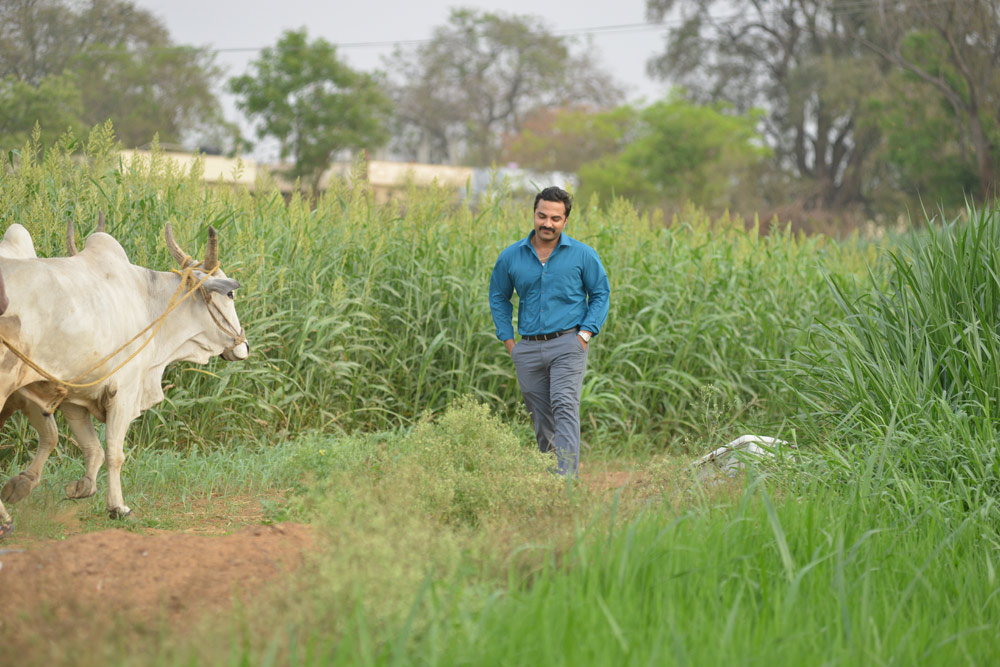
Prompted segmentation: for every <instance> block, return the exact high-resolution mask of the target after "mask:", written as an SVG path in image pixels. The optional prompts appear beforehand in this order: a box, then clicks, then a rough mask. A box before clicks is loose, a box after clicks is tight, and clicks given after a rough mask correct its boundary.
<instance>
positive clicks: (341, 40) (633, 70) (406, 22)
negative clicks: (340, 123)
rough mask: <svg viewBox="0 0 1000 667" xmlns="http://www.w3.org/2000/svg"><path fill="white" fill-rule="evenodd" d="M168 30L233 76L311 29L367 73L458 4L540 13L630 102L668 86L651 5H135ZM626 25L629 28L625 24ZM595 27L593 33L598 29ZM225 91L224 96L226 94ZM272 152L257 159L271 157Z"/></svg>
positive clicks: (228, 0)
mask: <svg viewBox="0 0 1000 667" xmlns="http://www.w3.org/2000/svg"><path fill="white" fill-rule="evenodd" d="M136 4H137V5H138V6H140V7H143V8H145V9H148V10H150V11H151V12H153V14H155V15H156V16H157V17H159V18H160V19H161V20H162V21H163V22H164V23H165V24H166V26H167V29H168V30H169V31H170V35H171V37H172V39H173V40H174V42H175V43H178V44H191V45H195V46H208V47H211V48H214V49H217V50H219V52H218V55H217V62H218V63H219V64H220V65H222V66H223V67H225V68H226V70H227V76H235V75H237V74H242V73H244V72H245V71H246V70H247V65H248V63H249V62H250V61H251V60H253V59H254V58H256V57H257V56H258V55H259V49H260V48H261V47H264V46H273V45H274V44H275V43H276V42H277V41H278V37H279V36H280V35H281V33H282V32H284V31H285V30H289V29H299V28H302V27H305V28H306V30H307V31H308V34H309V37H310V38H316V37H322V38H324V39H326V40H327V41H329V42H332V43H334V44H338V45H339V46H340V48H339V53H340V55H341V56H342V57H343V58H344V59H345V60H346V61H347V62H349V63H350V64H351V66H353V67H355V68H357V69H362V70H373V69H376V68H380V67H381V58H382V56H384V55H388V54H389V53H390V52H391V51H392V46H391V44H390V43H392V42H399V41H407V40H422V39H427V38H429V37H430V35H431V31H432V29H433V28H434V27H436V26H439V25H443V24H445V23H446V22H447V20H448V14H449V12H450V10H451V9H452V8H453V7H469V8H475V9H483V10H489V11H500V12H506V13H514V14H527V15H531V16H538V17H539V18H540V19H541V21H542V23H543V24H544V25H545V26H546V27H547V28H549V29H550V30H552V31H553V32H556V33H558V34H564V33H565V34H572V35H576V36H577V38H578V39H579V40H581V43H583V40H585V39H586V38H587V34H584V33H585V31H586V32H587V33H588V34H589V36H590V39H591V40H592V42H591V43H592V45H593V48H594V49H596V51H597V53H598V55H599V56H600V61H601V62H602V63H603V66H604V67H605V69H607V70H608V71H610V72H611V73H612V74H613V75H614V76H616V77H617V78H618V79H619V80H620V81H621V82H622V83H623V84H625V85H626V86H627V89H628V91H629V98H630V99H631V100H637V99H639V98H645V99H647V100H652V99H655V98H657V97H659V96H661V95H662V94H663V93H664V91H665V87H664V86H663V84H660V83H657V82H654V81H652V80H651V79H650V78H649V77H648V76H646V61H647V60H648V59H649V58H650V57H651V56H652V55H654V54H656V53H657V52H659V51H661V50H662V49H663V29H662V28H657V27H655V26H641V25H636V24H642V23H644V21H645V10H646V2H645V0H611V1H609V0H591V1H590V2H579V1H574V0H534V1H531V0H506V1H505V2H503V3H497V2H483V1H482V0H465V1H457V2H456V1H452V0H408V1H404V0H354V1H353V2H345V1H344V0H335V1H333V2H316V1H315V0H314V1H307V0H199V1H195V0H136ZM623 26H624V27H623ZM591 29H592V30H591ZM221 92H222V91H220V93H221ZM221 97H222V98H223V103H224V108H225V109H226V113H227V116H229V118H230V119H231V120H234V121H237V122H239V123H240V125H241V126H243V127H244V128H245V127H246V121H245V119H244V118H242V117H241V114H239V112H238V111H236V109H235V107H234V105H233V101H232V99H231V98H229V96H227V95H221ZM269 152H273V148H271V149H267V148H263V147H262V148H261V149H259V150H258V151H255V154H254V157H256V158H257V159H261V160H270V159H272V158H273V157H274V155H271V154H268V153H269Z"/></svg>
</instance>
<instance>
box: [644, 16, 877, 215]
mask: <svg viewBox="0 0 1000 667" xmlns="http://www.w3.org/2000/svg"><path fill="white" fill-rule="evenodd" d="M858 4H859V3H857V2H847V1H840V0H691V1H690V2H687V3H683V7H682V5H681V3H679V2H678V1H677V0H647V12H648V15H649V16H650V18H652V19H654V20H660V19H662V18H663V17H664V16H665V15H666V14H668V13H669V12H671V11H674V10H675V9H682V10H683V12H684V13H683V15H682V17H681V21H680V23H679V24H678V25H677V27H674V28H672V29H671V30H670V32H669V37H668V40H667V48H666V51H665V53H664V54H662V55H661V56H659V57H657V58H656V59H654V60H652V61H651V62H650V65H649V68H650V72H651V73H653V74H655V75H658V76H661V77H663V78H670V79H671V80H673V81H675V82H676V83H678V84H681V85H684V86H686V87H687V89H688V90H689V92H690V94H691V95H692V99H693V100H695V101H698V102H719V101H722V102H727V103H729V104H732V105H733V107H734V108H735V109H736V110H737V111H739V112H746V111H747V110H749V109H751V108H754V107H759V108H762V109H764V110H765V111H766V113H765V116H764V117H763V121H764V123H763V132H764V136H765V137H766V139H767V142H768V144H769V145H770V146H771V147H772V148H773V149H774V156H775V158H776V160H777V165H778V166H779V168H781V169H784V170H787V171H790V172H793V173H794V174H796V175H797V176H798V177H799V178H800V179H802V180H803V181H804V183H805V184H806V185H807V186H808V187H807V189H806V190H805V191H804V192H803V193H802V195H801V197H802V200H803V203H804V204H805V205H806V207H807V208H827V209H831V208H841V207H845V206H849V205H852V204H857V203H862V202H864V201H865V191H864V176H865V174H866V169H867V168H868V166H869V164H870V162H871V161H872V159H873V158H874V156H875V154H876V152H877V150H878V149H879V147H880V136H879V133H878V128H877V125H875V124H874V123H871V122H867V120H866V119H864V118H863V115H864V113H865V110H866V108H867V107H866V101H867V99H868V97H869V95H871V94H872V92H873V91H874V90H877V89H878V88H879V87H880V86H881V85H882V81H883V72H882V70H881V69H880V67H879V63H878V61H877V59H875V58H873V57H872V56H871V54H870V53H869V52H868V51H867V50H865V49H864V48H863V47H861V45H860V44H859V43H858V42H857V40H856V39H854V34H855V33H856V32H857V31H858V30H859V29H860V25H861V24H862V23H863V22H864V21H865V16H864V12H863V11H858ZM716 8H718V9H719V10H720V13H719V15H717V14H716V13H713V10H714V9H716ZM723 14H724V16H722V17H721V18H719V16H720V15H723Z"/></svg>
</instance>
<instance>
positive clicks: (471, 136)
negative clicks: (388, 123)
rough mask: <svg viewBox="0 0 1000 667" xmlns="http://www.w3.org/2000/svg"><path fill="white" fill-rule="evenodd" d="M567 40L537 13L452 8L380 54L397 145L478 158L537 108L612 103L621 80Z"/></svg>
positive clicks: (438, 158)
mask: <svg viewBox="0 0 1000 667" xmlns="http://www.w3.org/2000/svg"><path fill="white" fill-rule="evenodd" d="M572 46H573V44H572V43H571V41H570V40H569V39H568V38H566V37H560V36H557V35H554V34H553V33H552V32H551V31H550V30H549V29H548V28H546V27H545V26H544V25H543V24H542V22H541V20H540V19H538V18H536V17H531V16H519V15H508V14H501V13H492V12H484V11H477V10H471V9H457V10H453V11H452V13H451V16H450V18H449V20H448V23H447V24H446V25H443V26H439V27H438V28H436V29H435V30H434V32H433V35H432V37H431V39H430V40H428V41H427V42H426V43H422V44H419V45H417V46H414V47H412V48H399V49H397V50H396V52H395V53H394V55H393V56H392V57H391V58H389V59H387V60H386V67H387V69H388V72H389V75H390V81H391V83H392V96H393V101H394V103H395V106H396V135H397V141H396V148H397V150H399V151H400V152H401V153H403V154H404V155H406V156H408V157H410V158H412V159H420V160H423V161H429V162H445V163H456V162H460V161H461V162H466V163H469V164H477V165H484V166H485V165H489V164H490V163H492V162H494V161H496V160H497V159H499V157H500V154H501V150H502V148H501V139H500V138H501V137H502V136H504V135H515V134H517V133H518V132H519V131H520V130H521V128H522V126H523V124H524V122H525V120H526V119H527V118H528V117H529V116H530V115H531V114H532V113H533V112H536V111H537V110H539V109H544V108H558V107H564V106H567V105H571V104H593V105H596V106H610V105H613V104H615V103H617V102H618V101H619V100H620V98H621V95H622V92H621V89H620V87H619V86H618V85H616V84H615V83H614V82H613V80H612V78H611V76H610V75H609V74H607V73H606V72H604V71H603V70H601V69H600V68H599V67H598V66H597V65H596V64H595V63H594V61H593V59H592V56H591V54H588V53H582V54H575V53H574V52H573V50H572Z"/></svg>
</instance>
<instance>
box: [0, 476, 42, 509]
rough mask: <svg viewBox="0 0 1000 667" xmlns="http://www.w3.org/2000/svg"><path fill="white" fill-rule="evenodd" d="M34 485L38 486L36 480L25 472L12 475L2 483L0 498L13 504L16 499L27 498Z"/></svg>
mask: <svg viewBox="0 0 1000 667" xmlns="http://www.w3.org/2000/svg"><path fill="white" fill-rule="evenodd" d="M36 486H38V481H37V480H34V479H32V478H31V477H29V476H28V475H26V474H25V473H23V472H22V473H20V474H19V475H14V476H13V477H11V478H10V479H9V480H7V483H6V484H4V485H3V490H2V491H0V500H2V501H3V502H5V503H10V504H11V505H13V504H14V503H16V502H17V501H19V500H24V499H25V498H27V497H28V494H29V493H31V490H32V489H34V488H35V487H36Z"/></svg>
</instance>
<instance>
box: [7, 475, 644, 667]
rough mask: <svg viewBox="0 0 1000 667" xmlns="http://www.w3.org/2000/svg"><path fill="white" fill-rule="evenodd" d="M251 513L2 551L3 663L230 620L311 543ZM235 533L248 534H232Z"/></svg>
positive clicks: (26, 538)
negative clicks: (222, 617) (216, 618)
mask: <svg viewBox="0 0 1000 667" xmlns="http://www.w3.org/2000/svg"><path fill="white" fill-rule="evenodd" d="M643 478H644V475H642V474H638V475H637V474H636V473H635V472H634V471H630V470H628V469H625V470H621V469H617V470H616V469H613V468H612V469H606V468H604V469H602V468H601V467H597V469H592V470H588V471H585V472H583V473H582V474H581V479H582V481H583V482H584V483H585V484H586V485H587V486H588V487H589V488H590V489H592V490H593V491H596V492H598V493H601V494H610V493H614V492H616V491H618V490H626V489H629V490H634V489H636V488H641V486H642V482H643ZM257 506H259V503H255V502H250V501H247V502H246V503H244V504H242V505H241V504H239V503H234V502H233V500H232V499H228V504H227V505H226V511H224V512H221V513H220V512H219V511H217V510H216V508H214V507H212V506H211V505H207V506H206V507H204V508H200V507H199V508H197V512H194V513H195V514H197V517H198V519H196V520H195V521H193V522H190V523H188V527H187V528H186V529H185V530H184V531H183V532H181V531H167V530H157V529H140V530H129V529H126V528H112V529H104V530H99V531H97V532H78V531H80V530H84V529H83V528H82V526H80V525H79V524H78V522H76V521H75V520H74V519H73V518H72V517H71V518H70V519H68V520H67V522H66V527H67V529H68V530H67V535H68V536H67V537H66V538H65V539H54V540H53V539H39V538H35V537H34V536H31V535H26V534H19V533H17V532H15V533H14V534H12V535H11V536H10V537H9V538H8V539H6V540H3V541H0V645H3V646H4V651H3V653H5V654H7V655H21V656H22V657H27V658H28V659H27V660H26V661H25V660H22V661H21V664H36V663H37V664H45V663H48V662H56V663H67V662H68V663H70V664H72V663H74V662H75V660H73V657H72V656H67V655H65V654H62V653H60V651H63V650H65V648H66V647H70V646H80V645H83V644H86V643H87V640H88V638H91V639H92V638H93V637H95V636H107V635H105V634H104V633H112V634H114V635H117V636H123V637H124V636H129V635H133V636H134V635H136V633H138V634H139V635H142V633H144V632H156V631H157V628H162V627H163V623H166V624H167V627H169V628H171V632H172V633H173V632H177V631H184V630H185V629H188V628H191V627H193V626H194V624H198V623H199V622H202V621H203V620H204V619H206V618H209V616H208V615H210V614H212V613H213V612H215V613H218V612H223V611H225V613H229V612H230V610H231V608H232V606H233V604H234V602H235V601H236V600H237V599H239V600H242V601H245V602H247V601H250V600H251V599H252V598H253V596H254V594H255V593H257V592H259V591H261V590H264V589H265V588H266V587H267V586H269V585H271V584H276V585H280V584H281V582H282V578H283V577H284V576H285V575H287V574H289V573H291V572H292V571H294V570H295V569H296V568H297V567H299V566H300V565H301V564H302V563H303V562H304V561H305V556H306V554H307V553H308V552H309V550H310V549H312V548H313V537H312V534H311V531H310V528H309V527H308V526H306V525H302V524H295V523H282V524H275V525H262V524H261V523H260V522H261V521H262V520H263V517H262V516H260V515H259V511H258V510H255V509H254V508H255V507H257ZM234 523H235V525H237V526H238V525H240V524H243V525H244V527H242V528H239V529H237V530H235V532H229V531H232V530H233V525H234ZM81 619H86V622H83V623H82V622H81ZM47 652H48V653H47ZM28 656H30V657H28ZM0 664H4V661H3V658H2V654H0Z"/></svg>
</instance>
